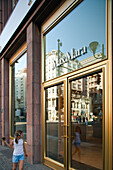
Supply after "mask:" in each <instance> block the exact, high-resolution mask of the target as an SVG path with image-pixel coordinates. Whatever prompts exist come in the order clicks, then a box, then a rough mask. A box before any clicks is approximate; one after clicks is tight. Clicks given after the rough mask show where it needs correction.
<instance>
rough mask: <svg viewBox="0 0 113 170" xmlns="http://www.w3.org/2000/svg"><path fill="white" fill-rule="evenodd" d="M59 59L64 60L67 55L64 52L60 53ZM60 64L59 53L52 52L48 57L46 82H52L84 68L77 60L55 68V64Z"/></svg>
mask: <svg viewBox="0 0 113 170" xmlns="http://www.w3.org/2000/svg"><path fill="white" fill-rule="evenodd" d="M59 57H60V58H64V57H65V55H64V54H63V53H62V52H59ZM55 61H56V62H58V51H57V50H52V51H51V52H49V53H48V54H47V55H46V66H45V69H46V80H50V79H52V78H55V77H57V76H59V75H63V74H66V73H69V72H70V71H74V70H76V69H79V68H81V67H82V65H81V63H80V62H79V61H78V60H77V59H75V60H69V61H68V62H66V63H64V64H63V65H61V66H59V67H54V62H55Z"/></svg>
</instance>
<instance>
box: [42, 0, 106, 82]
mask: <svg viewBox="0 0 113 170" xmlns="http://www.w3.org/2000/svg"><path fill="white" fill-rule="evenodd" d="M45 37H46V38H45V41H46V42H45V44H46V47H45V51H46V55H45V80H49V79H52V78H55V77H58V76H60V75H63V74H66V73H69V72H72V71H74V70H77V69H79V68H82V67H85V66H87V65H90V64H93V63H96V62H99V61H101V60H103V59H105V58H106V0H84V1H82V2H81V3H80V4H79V5H78V6H77V7H76V8H75V9H74V10H73V11H72V12H71V13H70V14H68V15H67V16H66V17H65V18H64V19H63V20H62V21H61V22H60V23H59V24H57V25H56V26H55V27H54V28H53V29H52V30H51V31H50V32H48V33H47V34H46V35H45Z"/></svg>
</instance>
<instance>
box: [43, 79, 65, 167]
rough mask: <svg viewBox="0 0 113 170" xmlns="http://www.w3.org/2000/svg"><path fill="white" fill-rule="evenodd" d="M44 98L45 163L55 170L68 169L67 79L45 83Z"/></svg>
mask: <svg viewBox="0 0 113 170" xmlns="http://www.w3.org/2000/svg"><path fill="white" fill-rule="evenodd" d="M42 96H43V101H42V102H43V104H42V111H43V133H42V139H43V146H44V147H43V151H42V152H43V162H44V164H46V165H48V166H50V167H52V168H53V167H54V169H67V161H68V160H67V159H68V155H67V140H68V136H67V135H68V134H67V127H68V125H67V78H66V77H63V78H58V79H57V80H56V79H55V80H52V81H49V82H46V83H44V84H43V85H42ZM64 96H65V97H64ZM43 106H45V107H43ZM52 107H53V108H55V112H54V110H52ZM54 115H55V116H56V117H55V116H54Z"/></svg>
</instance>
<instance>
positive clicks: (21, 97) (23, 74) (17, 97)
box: [11, 53, 27, 140]
mask: <svg viewBox="0 0 113 170" xmlns="http://www.w3.org/2000/svg"><path fill="white" fill-rule="evenodd" d="M11 85H12V86H11V89H12V90H11V91H12V95H11V99H12V100H11V135H12V136H14V134H15V131H17V130H22V131H23V134H24V139H25V140H26V119H27V113H26V89H27V53H25V54H24V55H23V56H22V57H21V58H20V59H18V60H17V61H16V62H15V63H14V64H13V65H12V84H11Z"/></svg>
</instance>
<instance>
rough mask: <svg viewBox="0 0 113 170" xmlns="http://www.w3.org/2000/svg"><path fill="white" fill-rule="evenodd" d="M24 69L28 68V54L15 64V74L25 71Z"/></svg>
mask: <svg viewBox="0 0 113 170" xmlns="http://www.w3.org/2000/svg"><path fill="white" fill-rule="evenodd" d="M24 68H27V53H25V54H24V55H23V56H22V57H21V58H20V59H19V60H17V63H15V73H18V71H19V70H23V69H24Z"/></svg>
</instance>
